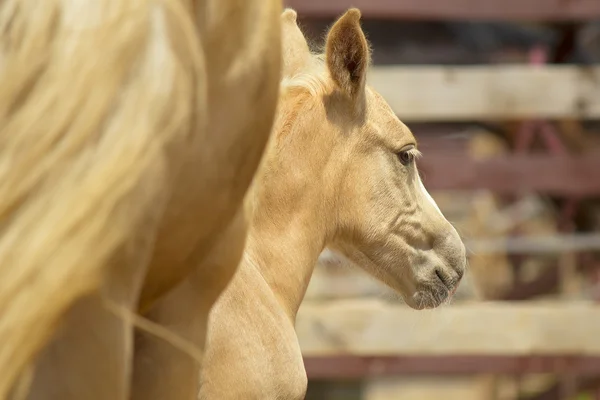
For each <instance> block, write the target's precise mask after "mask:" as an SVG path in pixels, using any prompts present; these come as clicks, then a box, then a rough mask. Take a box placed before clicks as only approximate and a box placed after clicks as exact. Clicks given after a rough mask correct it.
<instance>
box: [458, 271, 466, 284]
mask: <svg viewBox="0 0 600 400" xmlns="http://www.w3.org/2000/svg"><path fill="white" fill-rule="evenodd" d="M464 274H465V271H464V270H462V269H461V270H458V271H456V275H457V277H456V281H457V282H460V280H461V279H462V277H463V275H464Z"/></svg>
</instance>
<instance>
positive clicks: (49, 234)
mask: <svg viewBox="0 0 600 400" xmlns="http://www.w3.org/2000/svg"><path fill="white" fill-rule="evenodd" d="M0 31H1V32H2V36H1V37H0V343H1V344H2V345H1V346H0V399H5V398H7V395H8V393H9V392H10V391H11V389H12V388H13V387H14V386H15V383H16V382H17V380H18V379H19V377H20V376H22V374H23V373H24V372H27V370H28V367H29V366H30V364H31V361H32V359H33V357H34V356H35V354H36V353H37V352H38V351H39V350H40V349H41V348H42V347H43V346H44V344H45V343H46V342H47V341H48V340H49V338H50V336H51V335H52V333H53V329H54V327H55V325H56V324H57V323H58V321H59V319H60V317H61V315H62V314H63V313H64V312H65V310H66V309H67V308H68V307H69V306H70V305H71V304H73V303H74V302H75V301H76V300H77V299H78V298H80V297H81V296H84V295H85V294H86V293H89V292H90V291H92V290H95V289H97V288H98V287H99V285H100V282H101V281H102V278H103V276H104V274H105V273H106V270H107V268H106V267H107V266H108V265H110V263H111V258H112V257H114V254H115V252H116V251H117V250H119V249H120V248H122V247H123V246H125V245H126V242H127V240H128V239H129V236H130V234H131V233H132V232H134V231H135V230H137V229H140V226H141V224H143V223H144V221H145V219H146V218H148V217H149V216H155V217H156V214H158V213H160V211H161V207H160V204H162V203H163V200H164V198H165V196H167V195H168V186H167V185H166V182H167V179H166V177H167V176H166V175H167V174H168V172H169V165H168V164H167V161H166V157H165V151H166V150H165V149H166V147H167V146H168V145H169V144H170V143H172V142H174V141H180V140H183V139H185V135H186V134H187V133H188V132H189V126H190V125H191V124H193V123H194V121H193V118H195V117H194V115H196V114H197V112H196V109H195V107H196V106H197V104H198V103H199V102H201V101H202V99H199V98H196V89H197V87H198V82H196V80H197V79H198V76H199V74H200V72H201V71H202V68H203V64H202V59H201V55H200V53H199V51H198V49H199V48H200V46H199V43H198V38H197V35H196V33H195V27H194V25H193V22H192V20H191V19H190V17H189V13H188V11H187V10H185V9H184V6H183V5H182V4H181V2H180V1H178V0H161V1H154V0H152V1H150V0H127V1H123V0H105V1H102V2H90V1H87V0H44V1H37V0H5V1H3V2H2V5H1V6H0Z"/></svg>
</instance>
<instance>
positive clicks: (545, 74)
mask: <svg viewBox="0 0 600 400" xmlns="http://www.w3.org/2000/svg"><path fill="white" fill-rule="evenodd" d="M423 3H424V4H426V3H425V2H423ZM598 4H599V6H600V2H598ZM368 83H369V84H370V85H371V86H372V87H373V88H374V89H376V90H377V91H378V92H379V93H380V94H381V95H382V96H383V97H384V98H385V99H386V100H387V101H388V102H389V104H390V106H391V107H392V109H393V110H394V111H395V112H396V114H398V116H399V117H400V119H402V120H403V121H405V122H412V121H425V122H435V121H461V120H463V121H464V120H469V121H471V120H507V119H508V120H510V119H520V118H579V119H597V118H600V67H575V66H557V65H554V66H529V65H489V66H461V67H447V66H375V67H373V68H372V70H371V72H370V75H369V77H368Z"/></svg>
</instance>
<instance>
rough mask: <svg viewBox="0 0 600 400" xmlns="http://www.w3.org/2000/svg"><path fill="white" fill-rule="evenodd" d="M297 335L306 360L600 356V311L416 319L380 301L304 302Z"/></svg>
mask: <svg viewBox="0 0 600 400" xmlns="http://www.w3.org/2000/svg"><path fill="white" fill-rule="evenodd" d="M296 331H297V333H298V338H299V341H300V346H301V348H302V352H303V354H304V356H306V357H324V356H327V357H329V356H348V355H353V356H482V355H485V356H498V355H503V356H508V355H510V356H533V355H536V356H543V355H555V354H586V355H595V356H600V341H599V340H598V337H600V305H597V304H593V303H588V302H584V301H573V302H550V303H548V302H546V303H527V304H525V303H523V302H520V303H516V304H515V303H504V302H485V303H479V302H478V303H472V304H470V303H463V304H456V305H452V306H449V307H444V308H442V309H437V310H431V311H415V310H412V309H410V308H408V307H406V306H403V305H392V304H388V303H385V302H383V301H379V300H366V299H361V300H338V301H326V302H305V303H304V304H303V305H302V306H301V308H300V311H299V313H298V317H297V321H296Z"/></svg>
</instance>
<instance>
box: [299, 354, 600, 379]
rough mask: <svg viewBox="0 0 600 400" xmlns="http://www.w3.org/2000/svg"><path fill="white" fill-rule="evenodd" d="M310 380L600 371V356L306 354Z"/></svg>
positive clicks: (593, 372)
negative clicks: (416, 375) (417, 375)
mask: <svg viewBox="0 0 600 400" xmlns="http://www.w3.org/2000/svg"><path fill="white" fill-rule="evenodd" d="M304 365H305V368H306V372H307V375H308V378H309V379H362V378H367V377H373V376H394V375H401V374H402V375H403V374H436V375H438V374H439V375H453V374H480V373H490V374H514V373H518V374H529V373H556V374H561V373H567V372H569V373H578V374H600V357H599V356H593V357H588V356H579V355H568V354H564V355H553V356H536V355H532V356H505V355H502V356H500V355H471V356H459V355H452V356H373V357H369V356H352V355H348V356H335V357H305V358H304Z"/></svg>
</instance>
